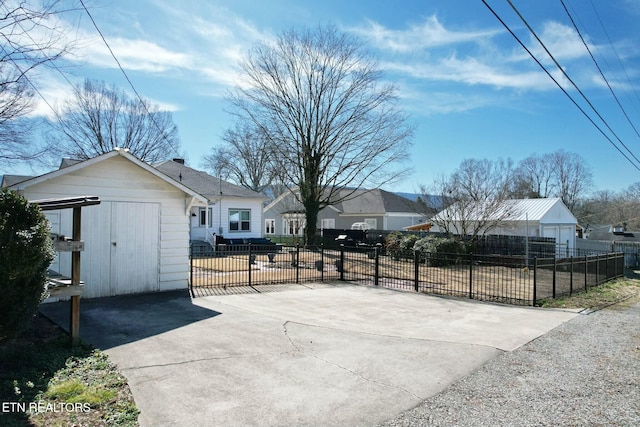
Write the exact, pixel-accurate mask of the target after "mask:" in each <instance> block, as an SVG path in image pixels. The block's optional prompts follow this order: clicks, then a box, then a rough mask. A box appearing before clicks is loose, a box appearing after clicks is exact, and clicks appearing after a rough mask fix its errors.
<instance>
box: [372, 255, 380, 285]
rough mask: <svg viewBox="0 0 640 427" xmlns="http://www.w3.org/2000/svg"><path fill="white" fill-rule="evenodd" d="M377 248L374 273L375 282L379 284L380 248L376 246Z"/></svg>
mask: <svg viewBox="0 0 640 427" xmlns="http://www.w3.org/2000/svg"><path fill="white" fill-rule="evenodd" d="M374 250H375V260H374V270H375V271H374V273H373V284H374V285H375V286H378V285H379V284H380V250H379V248H378V247H377V246H376V248H375V249H374Z"/></svg>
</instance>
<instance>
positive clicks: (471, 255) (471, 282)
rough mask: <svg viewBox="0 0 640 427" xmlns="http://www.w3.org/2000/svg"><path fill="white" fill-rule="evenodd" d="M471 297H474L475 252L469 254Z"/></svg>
mask: <svg viewBox="0 0 640 427" xmlns="http://www.w3.org/2000/svg"><path fill="white" fill-rule="evenodd" d="M469 299H473V254H472V253H471V254H469Z"/></svg>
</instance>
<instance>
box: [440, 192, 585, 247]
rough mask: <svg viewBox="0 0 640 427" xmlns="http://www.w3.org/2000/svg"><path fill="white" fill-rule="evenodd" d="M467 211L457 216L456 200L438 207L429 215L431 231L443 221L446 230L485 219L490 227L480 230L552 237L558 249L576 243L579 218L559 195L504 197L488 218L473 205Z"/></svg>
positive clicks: (497, 233)
mask: <svg viewBox="0 0 640 427" xmlns="http://www.w3.org/2000/svg"><path fill="white" fill-rule="evenodd" d="M466 212H467V217H466V218H465V219H461V218H459V216H460V213H459V212H458V211H457V210H456V207H455V204H454V206H450V207H448V208H446V209H444V210H442V211H440V212H439V213H438V214H437V215H435V216H434V217H433V218H432V219H431V222H432V223H433V227H432V228H431V231H434V232H445V231H446V227H443V226H442V225H443V223H447V225H449V226H450V227H449V230H453V229H457V230H460V229H461V228H462V227H461V223H462V222H463V221H467V222H468V223H470V227H468V228H467V229H470V228H473V226H474V223H476V224H477V223H478V221H487V222H489V223H490V224H491V228H489V229H488V230H481V231H482V232H483V233H484V234H496V235H510V236H529V237H552V238H554V239H555V241H556V245H557V250H558V253H565V252H566V251H567V250H568V251H570V252H572V251H573V250H574V249H575V247H576V226H577V224H578V220H577V219H576V217H575V216H573V214H572V213H571V211H570V210H569V208H567V207H566V206H565V204H564V203H563V202H562V200H561V199H560V198H548V199H510V200H505V201H504V202H502V203H501V205H500V206H498V208H497V209H494V210H492V211H491V213H489V214H487V216H488V218H487V217H484V218H479V217H477V216H481V215H483V213H482V212H483V211H482V209H475V208H473V206H472V207H470V208H468V209H467V210H466Z"/></svg>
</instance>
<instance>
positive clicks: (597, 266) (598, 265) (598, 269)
mask: <svg viewBox="0 0 640 427" xmlns="http://www.w3.org/2000/svg"><path fill="white" fill-rule="evenodd" d="M599 284H600V255H596V286H597V285H599Z"/></svg>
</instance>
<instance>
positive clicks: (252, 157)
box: [202, 124, 276, 193]
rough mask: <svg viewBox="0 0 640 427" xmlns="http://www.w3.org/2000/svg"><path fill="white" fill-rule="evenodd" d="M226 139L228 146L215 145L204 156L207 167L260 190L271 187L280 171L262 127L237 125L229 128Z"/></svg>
mask: <svg viewBox="0 0 640 427" xmlns="http://www.w3.org/2000/svg"><path fill="white" fill-rule="evenodd" d="M222 141H223V142H224V143H225V145H218V146H215V147H213V149H212V150H211V153H210V154H208V155H206V156H205V157H204V159H203V161H202V164H203V166H204V167H205V169H207V170H209V171H211V172H213V173H214V174H216V176H219V177H222V178H224V179H229V180H230V181H232V182H234V183H236V184H238V185H240V186H242V187H245V188H248V189H249V190H253V191H257V192H258V193H264V192H265V190H266V189H267V188H270V186H271V185H272V184H273V182H274V179H275V175H276V174H275V170H274V167H273V162H272V161H271V160H270V159H271V158H272V156H271V150H270V149H269V146H268V143H267V140H266V138H265V136H264V135H263V134H262V133H261V132H260V130H259V129H256V128H255V127H253V126H251V125H248V124H242V125H240V124H236V126H235V127H234V128H232V129H227V130H226V131H225V133H224V136H223V137H222Z"/></svg>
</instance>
